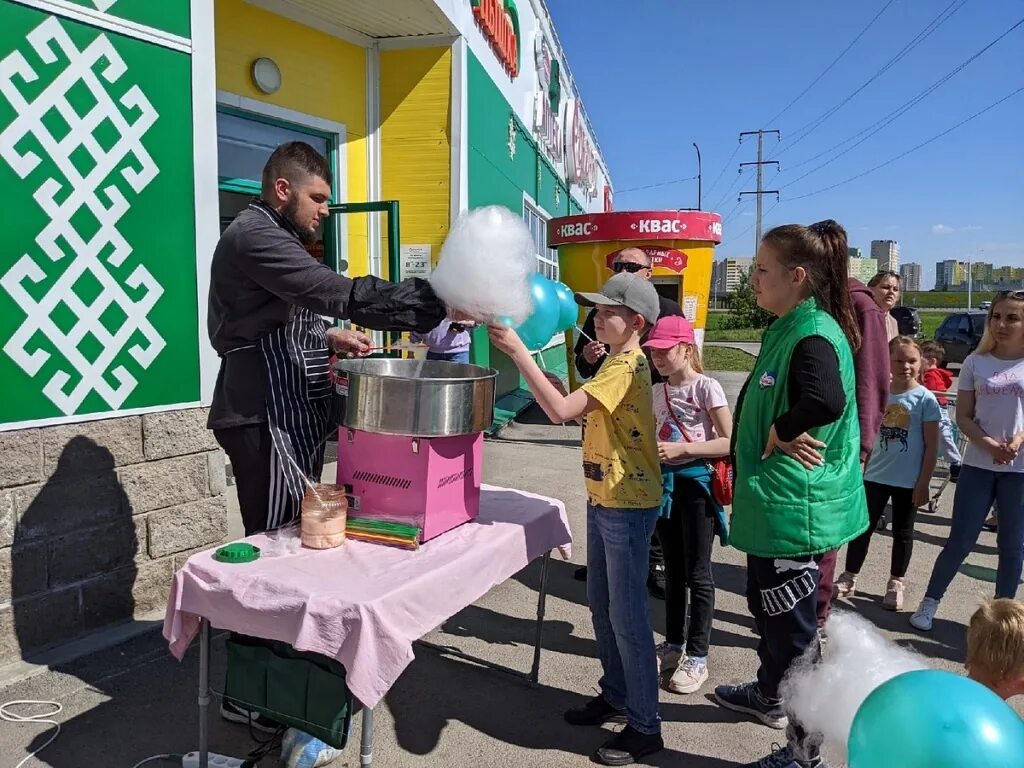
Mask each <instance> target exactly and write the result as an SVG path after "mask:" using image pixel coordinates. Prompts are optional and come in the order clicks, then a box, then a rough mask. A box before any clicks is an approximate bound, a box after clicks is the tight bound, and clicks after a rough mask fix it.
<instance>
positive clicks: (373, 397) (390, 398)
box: [334, 358, 497, 541]
mask: <svg viewBox="0 0 1024 768" xmlns="http://www.w3.org/2000/svg"><path fill="white" fill-rule="evenodd" d="M334 367H335V372H336V375H337V383H336V385H335V387H336V392H337V394H338V395H341V396H343V397H344V398H345V402H344V407H343V408H342V409H341V415H340V418H339V421H340V426H339V429H338V483H339V484H340V485H345V486H346V487H347V489H348V491H349V511H348V514H349V516H350V517H363V518H371V519H373V518H378V519H385V520H395V521H399V522H405V523H409V524H412V525H417V526H419V527H420V529H421V530H422V534H421V541H428V540H429V539H432V538H434V537H435V536H438V535H440V534H442V533H445V532H446V531H450V530H451V529H452V528H455V527H456V526H459V525H462V523H465V522H468V521H469V520H472V519H473V518H475V517H476V516H477V514H479V512H480V481H481V477H482V464H483V431H484V430H485V429H487V428H488V427H489V426H490V425H491V421H492V420H493V418H494V380H495V378H496V377H497V372H495V371H492V370H490V369H488V368H482V367H480V366H477V365H469V364H466V363H449V362H443V361H438V360H400V359H391V358H382V359H370V360H344V361H341V362H338V363H336V364H335V366H334Z"/></svg>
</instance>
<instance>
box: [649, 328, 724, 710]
mask: <svg viewBox="0 0 1024 768" xmlns="http://www.w3.org/2000/svg"><path fill="white" fill-rule="evenodd" d="M644 347H645V348H647V349H649V350H650V352H651V360H652V361H653V363H654V366H655V368H657V370H658V373H660V374H661V375H662V376H663V377H664V378H665V381H664V382H663V383H661V384H658V385H656V386H655V387H654V415H655V421H656V424H657V428H658V454H659V458H660V460H661V465H662V466H661V473H662V484H663V487H664V496H663V499H662V506H661V516H660V518H659V519H658V523H657V526H658V536H659V538H660V539H661V542H662V548H663V549H664V554H665V642H663V643H661V644H660V645H659V646H658V648H657V653H658V659H659V662H660V665H661V672H662V674H668V673H670V672H671V678H670V679H669V681H668V683H667V687H668V690H670V691H673V692H674V693H695V692H696V691H698V690H700V688H701V686H702V685H704V683H705V681H706V680H707V679H708V646H709V644H710V641H711V620H712V617H713V615H714V612H715V582H714V579H713V578H712V575H711V548H712V545H713V544H714V538H715V534H716V533H717V534H718V536H719V539H720V541H721V543H722V545H723V546H724V545H725V544H727V543H728V540H729V526H728V521H727V518H726V516H725V510H724V509H723V507H722V505H721V504H719V503H718V502H716V501H715V498H714V495H713V494H712V492H711V469H710V467H709V464H708V461H709V460H710V459H715V458H718V457H721V456H727V455H729V438H730V436H731V435H732V414H731V413H730V412H729V405H728V402H727V401H726V399H725V392H724V391H722V385H721V384H719V383H718V382H717V381H715V379H712V378H711V377H710V376H705V375H704V367H703V365H702V364H701V359H700V350H699V349H698V348H697V345H696V343H695V339H694V335H693V327H692V326H691V325H690V322H689V321H688V320H687V319H686V318H685V317H677V316H667V317H663V318H661V319H660V320H659V321H658V322H657V323H656V324H655V326H654V328H653V330H652V331H651V334H650V336H649V337H648V338H647V341H646V342H645V343H644ZM687 601H689V604H690V624H689V631H688V632H687V628H686V606H687Z"/></svg>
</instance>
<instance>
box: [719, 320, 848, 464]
mask: <svg viewBox="0 0 1024 768" xmlns="http://www.w3.org/2000/svg"><path fill="white" fill-rule="evenodd" d="M786 378H787V384H786V394H787V395H788V397H789V410H788V411H786V412H785V413H783V414H781V415H780V416H779V417H778V418H776V419H775V434H776V435H778V437H779V440H782V441H784V442H787V443H788V442H789V441H790V440H793V439H794V438H796V437H798V436H799V435H801V434H803V433H804V432H806V431H808V430H810V429H814V428H815V427H823V426H825V425H826V424H831V423H832V422H834V421H836V420H838V419H839V417H840V416H842V415H843V410H844V409H845V408H846V394H845V392H844V391H843V380H842V377H841V376H840V375H839V358H838V357H837V356H836V351H835V348H833V346H832V345H831V344H830V343H829V342H828V340H826V339H825V338H823V337H821V336H808V337H807V338H805V339H801V340H800V341H799V342H798V343H797V345H796V347H795V348H794V349H793V355H792V357H790V360H789V371H788V373H787V377H786ZM749 384H750V379H747V382H746V383H745V384H744V385H743V390H742V391H741V392H740V397H739V402H738V403H737V404H736V417H735V420H736V423H739V419H740V411H741V409H742V408H743V398H744V396H745V395H746V393H747V386H748V385H749ZM735 438H736V431H733V440H735ZM733 453H735V443H734V444H733Z"/></svg>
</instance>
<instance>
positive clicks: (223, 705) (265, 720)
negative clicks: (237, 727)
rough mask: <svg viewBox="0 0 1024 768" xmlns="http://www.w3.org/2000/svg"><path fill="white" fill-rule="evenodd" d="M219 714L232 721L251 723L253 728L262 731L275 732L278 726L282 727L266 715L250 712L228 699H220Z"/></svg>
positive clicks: (244, 723)
mask: <svg viewBox="0 0 1024 768" xmlns="http://www.w3.org/2000/svg"><path fill="white" fill-rule="evenodd" d="M220 716H221V717H223V718H224V719H225V720H229V721H231V722H232V723H241V724H242V725H246V724H248V725H251V726H252V728H253V729H254V730H257V731H262V732H263V733H277V730H278V728H281V727H282V726H281V725H280V724H279V723H276V722H274V721H273V720H271V719H270V718H269V717H267V716H266V715H261V714H259V713H258V712H250V711H249V710H248V709H245V708H244V707H241V706H239V705H238V704H235V703H234V702H233V701H230V700H229V699H221V701H220Z"/></svg>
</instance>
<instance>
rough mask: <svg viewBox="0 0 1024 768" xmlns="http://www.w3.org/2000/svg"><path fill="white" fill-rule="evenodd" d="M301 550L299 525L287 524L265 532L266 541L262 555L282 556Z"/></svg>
mask: <svg viewBox="0 0 1024 768" xmlns="http://www.w3.org/2000/svg"><path fill="white" fill-rule="evenodd" d="M301 551H302V538H301V537H300V535H299V526H297V525H289V526H286V527H284V528H278V529H277V530H274V531H270V532H269V533H268V534H267V543H266V544H265V545H264V547H263V552H262V555H263V557H284V556H286V555H294V554H297V553H299V552H301Z"/></svg>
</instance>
